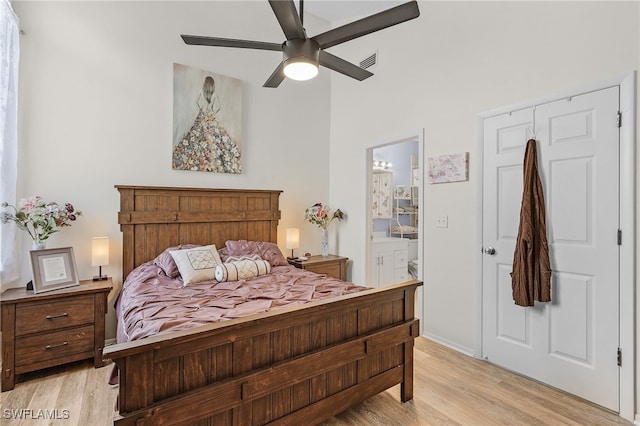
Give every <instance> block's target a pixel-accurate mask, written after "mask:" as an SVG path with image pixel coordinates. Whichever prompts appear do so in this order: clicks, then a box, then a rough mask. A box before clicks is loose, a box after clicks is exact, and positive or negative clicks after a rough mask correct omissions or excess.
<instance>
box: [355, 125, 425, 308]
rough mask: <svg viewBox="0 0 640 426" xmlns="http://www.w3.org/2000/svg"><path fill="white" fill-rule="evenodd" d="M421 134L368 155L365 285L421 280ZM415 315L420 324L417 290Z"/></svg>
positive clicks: (380, 146) (419, 300)
mask: <svg viewBox="0 0 640 426" xmlns="http://www.w3.org/2000/svg"><path fill="white" fill-rule="evenodd" d="M423 143H424V139H423V135H422V132H419V133H416V134H413V135H411V136H408V137H405V138H400V139H397V140H393V141H390V142H388V143H385V144H382V145H378V146H374V147H371V148H369V149H368V150H367V164H368V168H367V169H368V179H367V188H368V191H367V197H366V202H367V210H366V211H367V235H366V238H367V245H366V246H367V255H366V259H367V269H366V270H367V283H369V285H371V286H374V287H382V286H385V285H389V284H393V283H397V282H403V281H407V280H410V279H419V280H422V277H423V265H424V262H423V243H424V242H423V238H424V232H423V226H424V220H423V215H424V199H423V198H424V197H423V194H424V191H423V175H424V174H423V170H424V168H423ZM417 300H418V306H417V307H416V312H417V315H418V317H419V318H422V288H420V289H419V290H418V295H417Z"/></svg>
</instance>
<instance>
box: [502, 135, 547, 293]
mask: <svg viewBox="0 0 640 426" xmlns="http://www.w3.org/2000/svg"><path fill="white" fill-rule="evenodd" d="M523 170H524V174H523V191H522V206H521V208H520V228H519V229H518V238H517V240H516V249H515V253H514V254H513V272H512V273H511V289H512V291H513V300H514V301H515V303H516V305H520V306H533V304H534V301H535V300H537V301H539V302H550V301H551V264H550V262H549V246H548V244H547V225H546V221H545V204H544V193H543V191H542V183H541V182H540V176H539V174H538V151H537V149H536V141H535V139H529V141H528V142H527V149H526V151H525V154H524V167H523Z"/></svg>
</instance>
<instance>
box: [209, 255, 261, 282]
mask: <svg viewBox="0 0 640 426" xmlns="http://www.w3.org/2000/svg"><path fill="white" fill-rule="evenodd" d="M269 272H271V264H270V263H269V262H267V261H266V260H238V261H236V262H228V263H222V264H220V265H218V266H216V271H215V277H216V280H217V281H218V282H223V281H238V280H241V279H246V278H251V277H257V276H260V275H266V274H268V273H269Z"/></svg>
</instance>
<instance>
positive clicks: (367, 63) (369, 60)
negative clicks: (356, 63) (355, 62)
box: [360, 51, 378, 70]
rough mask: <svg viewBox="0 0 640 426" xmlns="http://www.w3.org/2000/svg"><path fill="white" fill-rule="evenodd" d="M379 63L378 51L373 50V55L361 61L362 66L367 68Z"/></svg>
mask: <svg viewBox="0 0 640 426" xmlns="http://www.w3.org/2000/svg"><path fill="white" fill-rule="evenodd" d="M377 63H378V52H377V51H376V52H373V53H372V54H371V55H369V56H367V57H366V58H365V59H363V60H361V61H360V68H362V69H365V70H366V69H367V68H371V67H372V66H374V65H375V64H377Z"/></svg>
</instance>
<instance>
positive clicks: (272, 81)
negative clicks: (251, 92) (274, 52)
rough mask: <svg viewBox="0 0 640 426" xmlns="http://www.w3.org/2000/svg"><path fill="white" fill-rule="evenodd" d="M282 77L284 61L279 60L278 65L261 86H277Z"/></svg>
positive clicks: (283, 76)
mask: <svg viewBox="0 0 640 426" xmlns="http://www.w3.org/2000/svg"><path fill="white" fill-rule="evenodd" d="M284 78H285V75H284V62H280V65H278V67H277V68H276V69H275V70H274V71H273V73H272V74H271V76H269V78H268V79H267V81H265V82H264V84H263V85H262V87H278V86H280V83H282V80H284Z"/></svg>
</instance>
